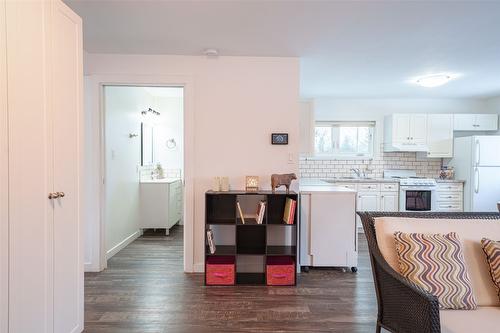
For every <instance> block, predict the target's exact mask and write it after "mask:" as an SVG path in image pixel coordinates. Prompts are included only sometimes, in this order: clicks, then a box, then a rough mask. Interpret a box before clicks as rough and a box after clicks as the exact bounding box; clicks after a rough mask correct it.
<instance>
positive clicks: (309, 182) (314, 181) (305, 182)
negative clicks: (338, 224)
mask: <svg viewBox="0 0 500 333" xmlns="http://www.w3.org/2000/svg"><path fill="white" fill-rule="evenodd" d="M436 182H437V183H465V180H459V179H439V178H436ZM335 183H399V181H398V180H397V179H388V178H327V179H325V178H323V179H320V178H301V179H300V181H299V184H300V186H329V185H332V184H335Z"/></svg>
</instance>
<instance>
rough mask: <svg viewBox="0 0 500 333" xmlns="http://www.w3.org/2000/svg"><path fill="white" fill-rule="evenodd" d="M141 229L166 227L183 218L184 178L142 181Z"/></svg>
mask: <svg viewBox="0 0 500 333" xmlns="http://www.w3.org/2000/svg"><path fill="white" fill-rule="evenodd" d="M140 191H141V195H140V197H141V219H140V225H139V227H140V228H141V229H155V228H157V229H166V234H167V235H168V234H169V231H170V228H172V227H173V226H174V225H175V224H177V223H179V222H181V220H182V207H183V205H182V180H181V179H179V178H163V179H146V180H141V181H140Z"/></svg>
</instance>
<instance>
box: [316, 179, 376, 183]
mask: <svg viewBox="0 0 500 333" xmlns="http://www.w3.org/2000/svg"><path fill="white" fill-rule="evenodd" d="M373 179H375V178H372V177H361V178H358V177H337V178H330V179H322V181H324V182H327V183H331V184H334V183H338V182H339V181H342V180H373Z"/></svg>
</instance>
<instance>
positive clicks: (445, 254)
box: [394, 232, 477, 310]
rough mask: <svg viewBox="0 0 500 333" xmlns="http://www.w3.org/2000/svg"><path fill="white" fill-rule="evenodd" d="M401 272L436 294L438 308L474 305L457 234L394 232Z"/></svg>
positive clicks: (467, 307)
mask: <svg viewBox="0 0 500 333" xmlns="http://www.w3.org/2000/svg"><path fill="white" fill-rule="evenodd" d="M394 236H395V239H396V249H397V252H398V258H399V270H400V273H401V275H403V276H404V277H406V278H407V279H409V280H410V281H412V282H414V283H415V284H418V285H419V286H421V287H422V288H423V289H425V290H427V291H428V292H430V293H431V294H433V295H435V296H436V297H437V298H438V301H439V307H440V308H441V309H456V310H458V309H461V310H474V309H476V308H477V303H476V299H475V297H474V293H473V291H472V283H471V280H470V278H469V274H468V272H467V267H466V266H465V260H464V254H463V249H462V244H461V242H460V239H459V238H458V235H457V234H456V233H454V232H451V233H449V234H446V235H441V234H435V235H430V234H419V233H409V234H407V233H402V232H396V233H394Z"/></svg>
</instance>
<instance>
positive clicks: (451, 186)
mask: <svg viewBox="0 0 500 333" xmlns="http://www.w3.org/2000/svg"><path fill="white" fill-rule="evenodd" d="M436 195H437V208H436V211H438V212H463V211H464V184H463V183H462V182H442V183H439V182H438V184H437V191H436Z"/></svg>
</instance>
